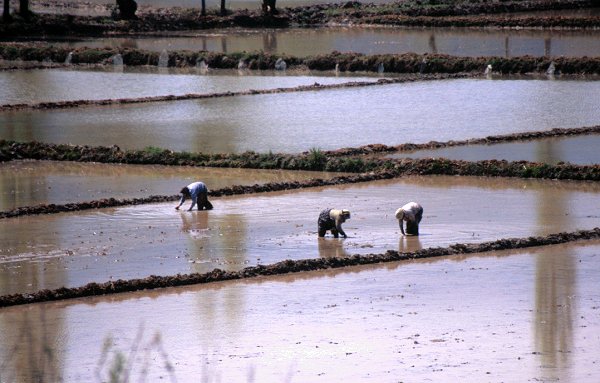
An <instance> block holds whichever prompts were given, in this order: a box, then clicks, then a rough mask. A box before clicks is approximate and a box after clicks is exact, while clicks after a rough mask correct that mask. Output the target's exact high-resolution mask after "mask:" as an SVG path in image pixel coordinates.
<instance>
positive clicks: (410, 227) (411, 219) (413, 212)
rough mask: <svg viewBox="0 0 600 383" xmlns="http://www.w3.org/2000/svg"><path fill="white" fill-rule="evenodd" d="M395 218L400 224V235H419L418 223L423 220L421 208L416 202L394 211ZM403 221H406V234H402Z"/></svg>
mask: <svg viewBox="0 0 600 383" xmlns="http://www.w3.org/2000/svg"><path fill="white" fill-rule="evenodd" d="M396 218H397V219H398V223H399V224H400V231H401V232H402V235H407V234H408V235H419V223H420V222H421V219H422V218H423V207H422V206H421V205H419V204H418V203H416V202H409V203H407V204H406V205H404V206H402V207H401V208H399V209H398V210H396ZM404 221H406V233H404V227H403V223H404Z"/></svg>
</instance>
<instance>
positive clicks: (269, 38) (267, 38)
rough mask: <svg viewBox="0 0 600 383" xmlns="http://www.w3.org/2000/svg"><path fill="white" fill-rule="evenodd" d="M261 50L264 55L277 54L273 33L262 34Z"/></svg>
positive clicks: (274, 34) (275, 39)
mask: <svg viewBox="0 0 600 383" xmlns="http://www.w3.org/2000/svg"><path fill="white" fill-rule="evenodd" d="M263 50H264V51H265V53H276V52H277V35H276V33H275V32H265V33H263Z"/></svg>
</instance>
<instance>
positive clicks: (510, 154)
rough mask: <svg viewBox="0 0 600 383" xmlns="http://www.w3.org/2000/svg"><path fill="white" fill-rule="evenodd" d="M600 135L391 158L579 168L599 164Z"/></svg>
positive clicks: (464, 147) (425, 152) (466, 147)
mask: <svg viewBox="0 0 600 383" xmlns="http://www.w3.org/2000/svg"><path fill="white" fill-rule="evenodd" d="M599 147H600V135H581V136H574V137H553V138H544V139H539V140H532V141H524V142H511V143H503V144H495V145H469V146H455V147H447V148H441V149H434V150H419V151H415V152H403V153H396V154H392V155H389V156H388V157H390V158H431V157H432V158H441V157H444V158H450V159H453V160H465V161H482V160H492V159H504V160H508V161H532V162H544V163H548V164H556V163H558V162H570V163H573V164H578V165H592V164H600V151H598V148H599Z"/></svg>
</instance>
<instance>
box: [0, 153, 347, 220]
mask: <svg viewBox="0 0 600 383" xmlns="http://www.w3.org/2000/svg"><path fill="white" fill-rule="evenodd" d="M336 175H338V174H336V173H323V172H303V171H295V172H290V171H280V170H255V169H219V168H198V167H190V166H159V165H144V166H141V165H126V164H100V163H80V162H66V161H62V162H57V161H11V162H0V185H2V188H1V189H0V211H5V210H11V209H14V208H17V207H21V206H33V205H39V204H65V203H72V202H85V201H91V200H99V199H103V198H123V199H125V198H141V197H148V196H150V195H174V194H177V193H179V190H181V188H182V187H183V186H185V185H188V184H190V183H192V182H194V181H196V180H198V179H202V180H203V181H204V182H205V183H206V184H207V185H208V186H209V187H210V189H212V190H214V189H220V188H224V187H227V186H233V185H254V184H257V183H259V184H262V183H268V182H289V181H302V180H307V179H311V178H330V177H333V176H336ZM124 180H127V181H126V182H124Z"/></svg>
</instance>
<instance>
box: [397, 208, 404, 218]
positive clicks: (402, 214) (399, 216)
mask: <svg viewBox="0 0 600 383" xmlns="http://www.w3.org/2000/svg"><path fill="white" fill-rule="evenodd" d="M402 218H404V210H403V209H402V208H398V210H396V219H402Z"/></svg>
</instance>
